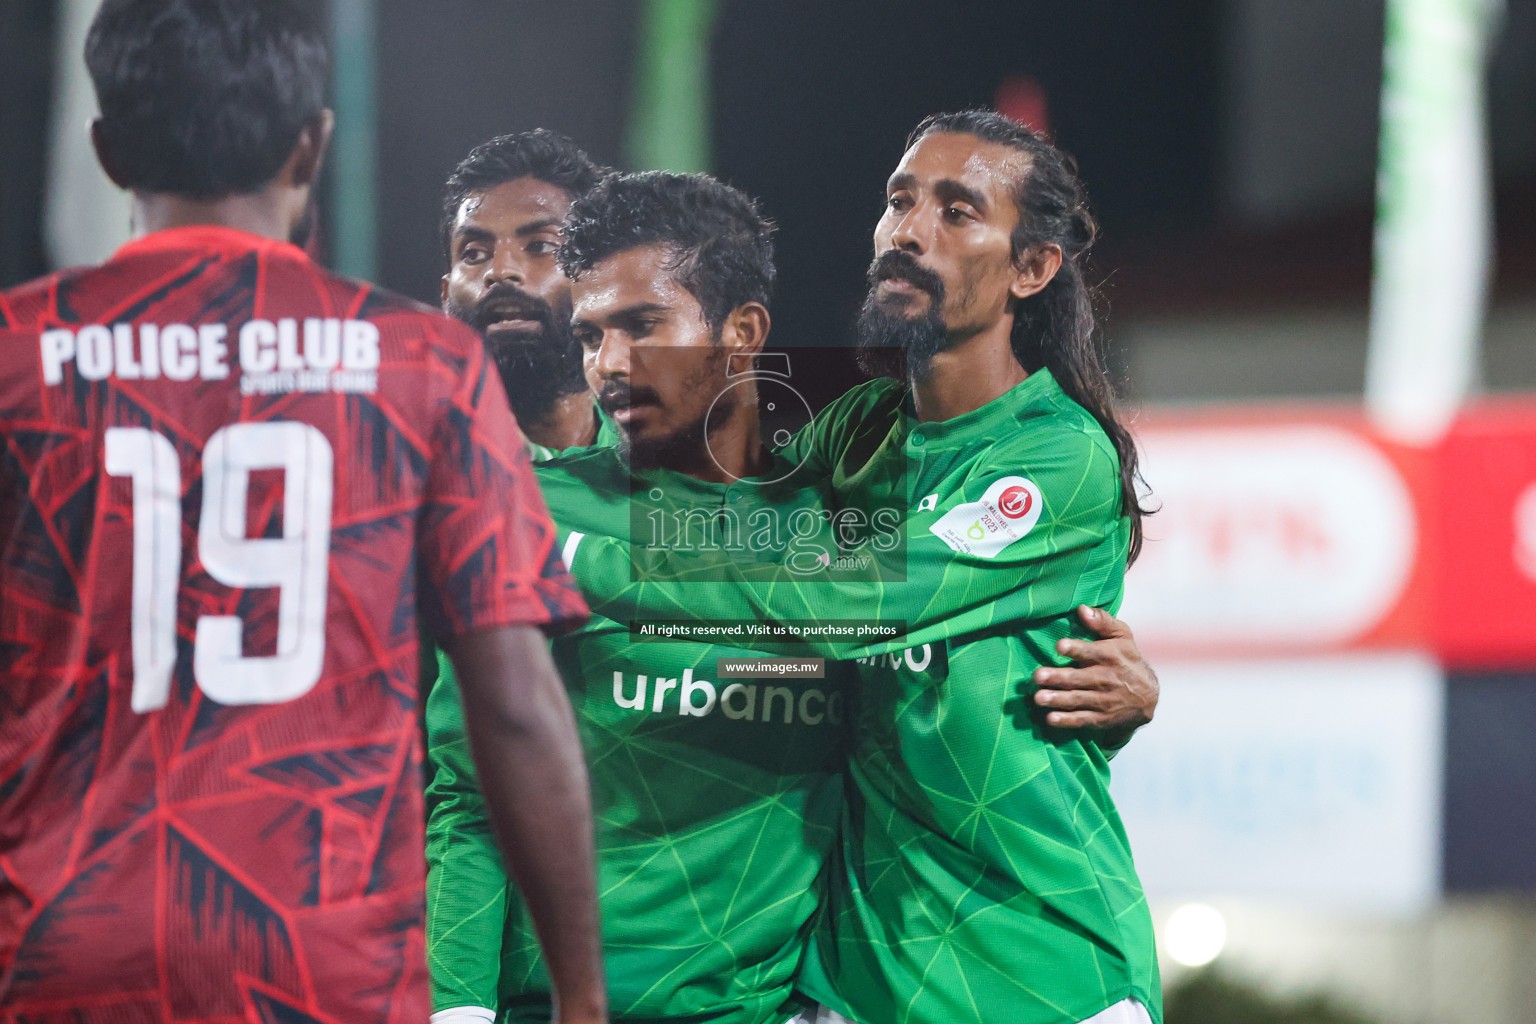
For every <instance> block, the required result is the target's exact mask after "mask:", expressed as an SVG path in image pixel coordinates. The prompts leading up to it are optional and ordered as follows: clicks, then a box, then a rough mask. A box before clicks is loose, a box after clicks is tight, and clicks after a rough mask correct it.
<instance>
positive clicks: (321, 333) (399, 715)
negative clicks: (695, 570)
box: [0, 227, 585, 1024]
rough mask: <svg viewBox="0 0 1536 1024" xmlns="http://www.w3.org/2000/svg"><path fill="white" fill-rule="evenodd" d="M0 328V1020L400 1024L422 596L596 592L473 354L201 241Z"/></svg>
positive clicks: (108, 272) (421, 988)
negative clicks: (565, 542) (575, 583)
mask: <svg viewBox="0 0 1536 1024" xmlns="http://www.w3.org/2000/svg"><path fill="white" fill-rule="evenodd" d="M0 348H3V350H4V352H5V356H4V359H3V360H0V439H3V443H4V447H3V451H0V546H3V548H4V550H3V553H0V554H3V561H0V658H3V661H4V683H3V685H0V706H3V711H0V1019H3V1020H7V1021H10V1020H19V1019H26V1020H37V1021H44V1020H53V1019H60V1020H62V1019H65V1018H68V1019H70V1020H74V1021H101V1022H116V1021H156V1020H170V1019H175V1020H178V1021H185V1022H192V1024H195V1022H202V1021H210V1022H211V1021H221V1022H222V1021H235V1020H246V1021H250V1022H252V1024H255V1022H258V1021H270V1020H279V1019H280V1020H288V1021H295V1022H298V1021H379V1022H381V1024H382V1022H384V1021H393V1020H402V1019H423V1018H424V1017H425V1015H426V1013H427V1007H428V991H427V981H426V976H425V975H426V971H425V956H424V934H423V927H422V910H423V906H422V905H423V894H422V876H423V858H422V845H423V824H422V815H423V810H422V798H421V790H420V782H419V779H420V767H419V764H420V762H419V757H420V753H419V749H420V748H419V737H418V727H417V721H418V720H417V713H416V707H417V628H416V620H417V612H418V609H419V610H420V612H421V613H422V615H423V617H424V618H425V620H426V623H427V626H428V628H429V630H430V631H431V632H433V633H435V634H436V635H438V636H439V637H443V636H453V635H457V634H459V633H462V632H467V631H470V630H475V629H484V628H489V627H494V626H502V625H511V624H517V623H541V624H549V623H554V622H559V621H563V620H567V619H571V618H578V617H580V616H581V615H582V614H583V613H584V611H585V609H584V606H583V604H582V602H581V599H580V597H579V596H578V595H577V594H576V592H575V590H574V588H573V587H572V586H571V582H570V579H569V576H568V575H567V574H566V573H565V572H564V570H563V567H562V565H561V562H560V559H559V552H558V549H557V547H556V545H555V536H554V530H553V527H552V525H551V524H550V522H549V520H548V516H547V513H546V511H545V509H544V505H543V502H542V499H541V498H540V496H539V494H538V491H537V488H536V486H534V484H533V482H532V476H531V470H530V469H529V466H528V461H527V456H526V453H524V452H523V451H522V449H521V447H520V446H519V445H518V444H517V442H516V438H517V431H516V427H515V424H514V422H513V420H512V418H511V416H510V413H509V410H508V409H507V406H506V400H505V396H504V394H503V393H502V391H501V388H500V387H499V385H498V382H497V381H496V378H495V375H494V372H491V370H490V368H489V365H488V363H487V361H486V359H485V356H484V353H483V349H482V345H481V343H480V341H479V339H478V338H477V337H476V336H475V335H474V334H473V333H472V332H470V331H468V330H467V329H465V328H464V327H463V326H462V325H459V324H456V323H453V322H451V321H449V320H447V319H445V318H443V317H441V316H440V315H438V314H436V313H435V312H433V311H430V310H428V309H427V308H426V307H422V306H419V305H417V304H415V303H411V302H408V301H406V300H404V299H399V298H395V297H393V296H390V295H387V294H385V293H382V292H379V291H377V290H375V289H372V288H371V287H370V286H367V285H364V284H361V283H358V282H354V281H349V280H346V279H343V278H340V277H337V276H335V275H332V274H329V273H327V272H325V271H324V270H322V269H320V268H319V267H317V266H315V265H314V264H313V263H311V262H310V261H309V260H308V259H307V258H306V257H305V256H304V254H303V253H302V252H300V251H299V250H298V249H296V248H294V247H292V246H288V245H284V244H281V243H277V242H272V241H268V240H265V239H260V238H257V237H255V236H251V235H246V234H243V233H240V232H236V231H232V230H228V229H223V228H213V227H198V228H184V229H176V230H172V231H165V232H159V233H156V234H153V235H149V236H146V237H144V238H142V239H139V240H137V241H134V242H132V243H130V244H129V245H127V246H125V247H124V248H123V249H122V250H121V251H120V252H119V253H118V254H117V255H116V256H114V258H113V259H112V260H110V261H109V262H107V263H106V264H103V265H102V266H100V267H97V268H93V269H85V270H76V271H68V272H64V273H62V274H59V275H55V276H54V277H51V278H47V279H44V280H42V281H39V282H35V283H33V284H30V285H25V286H22V287H21V288H18V289H15V290H13V291H11V292H9V293H6V294H5V295H3V296H0Z"/></svg>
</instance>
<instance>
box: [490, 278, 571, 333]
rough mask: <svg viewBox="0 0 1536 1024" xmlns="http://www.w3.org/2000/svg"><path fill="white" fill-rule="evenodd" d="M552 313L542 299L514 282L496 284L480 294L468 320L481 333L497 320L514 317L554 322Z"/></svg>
mask: <svg viewBox="0 0 1536 1024" xmlns="http://www.w3.org/2000/svg"><path fill="white" fill-rule="evenodd" d="M554 315H555V314H554V310H553V309H551V308H550V306H549V303H547V302H545V301H544V300H543V299H541V298H538V297H537V296H534V295H529V294H528V293H527V292H525V291H523V290H522V289H521V288H519V287H518V286H517V285H515V284H498V285H492V286H491V287H490V288H488V289H487V290H486V292H485V294H484V295H482V296H480V301H479V302H477V303H475V309H474V312H473V313H472V314H471V320H470V322H471V324H472V325H473V326H474V327H475V329H476V330H478V331H481V332H482V333H483V332H484V331H485V329H486V328H487V327H489V326H490V325H491V324H493V323H495V322H496V321H498V320H508V319H514V318H515V319H524V320H537V321H539V322H540V323H543V324H550V323H553V322H554Z"/></svg>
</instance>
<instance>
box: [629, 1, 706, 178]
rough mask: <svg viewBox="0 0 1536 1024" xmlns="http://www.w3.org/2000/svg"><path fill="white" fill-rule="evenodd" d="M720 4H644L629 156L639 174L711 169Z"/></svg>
mask: <svg viewBox="0 0 1536 1024" xmlns="http://www.w3.org/2000/svg"><path fill="white" fill-rule="evenodd" d="M717 10H718V4H717V0H645V6H644V8H643V9H642V10H641V13H640V38H639V53H638V57H639V59H638V60H637V61H636V77H635V101H634V107H633V109H632V110H631V112H630V118H629V136H628V139H627V140H626V146H625V155H626V156H627V158H628V160H629V164H630V166H631V167H633V168H635V169H636V170H667V171H681V172H688V171H704V172H707V171H708V170H709V169H710V137H709V135H710V133H709V122H710V92H709V44H710V36H711V34H712V32H713V30H714V24H715V15H716V13H717Z"/></svg>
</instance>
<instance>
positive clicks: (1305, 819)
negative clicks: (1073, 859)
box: [1112, 654, 1445, 913]
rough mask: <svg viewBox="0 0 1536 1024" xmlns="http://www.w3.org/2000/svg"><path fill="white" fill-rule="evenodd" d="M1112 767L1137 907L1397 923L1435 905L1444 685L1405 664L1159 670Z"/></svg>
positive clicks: (1402, 660)
mask: <svg viewBox="0 0 1536 1024" xmlns="http://www.w3.org/2000/svg"><path fill="white" fill-rule="evenodd" d="M1159 674H1160V676H1161V678H1162V686H1163V691H1162V700H1161V703H1160V705H1159V707H1158V711H1157V718H1156V720H1155V721H1154V722H1153V723H1152V724H1151V725H1150V726H1148V727H1147V728H1145V729H1143V730H1142V731H1141V732H1140V733H1138V734H1137V736H1136V737H1135V739H1133V740H1132V741H1131V744H1130V745H1129V746H1128V747H1127V748H1126V749H1125V750H1124V751H1122V752H1121V753H1120V755H1119V756H1118V757H1117V758H1116V759H1115V761H1114V763H1113V780H1114V781H1113V786H1112V791H1113V794H1114V797H1115V802H1116V804H1117V805H1118V807H1119V809H1120V813H1121V816H1122V818H1123V819H1124V822H1125V827H1126V831H1127V833H1128V834H1129V836H1130V840H1131V849H1132V851H1133V852H1134V854H1135V858H1136V866H1137V870H1138V872H1139V873H1140V875H1141V880H1142V883H1143V885H1144V886H1145V887H1146V890H1147V895H1148V896H1149V897H1150V898H1152V899H1154V900H1156V899H1219V898H1222V897H1233V898H1243V899H1260V900H1275V901H1283V902H1285V903H1287V904H1289V905H1300V906H1310V907H1316V908H1327V909H1349V910H1362V911H1375V912H1388V913H1393V912H1402V913H1412V912H1413V911H1415V910H1417V909H1420V908H1422V907H1423V906H1425V905H1427V904H1429V903H1430V902H1432V901H1433V900H1434V899H1436V897H1437V896H1438V893H1439V890H1440V846H1441V844H1440V829H1441V805H1440V794H1441V788H1442V787H1441V765H1442V747H1443V733H1444V724H1443V723H1444V713H1443V712H1444V707H1443V705H1444V699H1445V697H1444V693H1445V684H1444V679H1443V677H1442V675H1441V673H1440V670H1439V669H1438V668H1437V667H1436V666H1435V665H1434V664H1433V663H1432V662H1430V661H1429V660H1427V659H1424V658H1421V657H1418V656H1413V655H1406V654H1405V655H1395V654H1394V655H1363V654H1362V655H1351V656H1341V657H1333V658H1319V659H1298V660H1292V661H1269V662H1247V663H1243V662H1235V663H1233V662H1228V663H1217V662H1207V663H1199V664H1169V665H1162V666H1159Z"/></svg>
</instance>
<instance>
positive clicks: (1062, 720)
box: [1035, 605, 1158, 748]
mask: <svg viewBox="0 0 1536 1024" xmlns="http://www.w3.org/2000/svg"><path fill="white" fill-rule="evenodd" d="M1077 615H1078V618H1080V619H1082V620H1083V624H1084V625H1086V626H1087V627H1088V628H1089V629H1090V630H1092V631H1093V633H1094V634H1095V635H1096V636H1098V637H1099V639H1098V640H1093V641H1086V640H1074V639H1072V638H1070V637H1068V638H1066V639H1063V640H1060V641H1058V642H1057V644H1056V650H1057V652H1058V653H1060V654H1061V655H1063V656H1064V657H1067V658H1071V659H1072V665H1071V666H1068V667H1064V668H1056V667H1053V666H1042V667H1041V668H1038V669H1036V670H1035V685H1036V686H1038V687H1039V689H1038V690H1037V691H1036V693H1035V703H1036V704H1037V705H1038V706H1040V707H1042V708H1044V709H1045V710H1046V715H1045V721H1046V724H1047V725H1051V726H1054V727H1056V728H1061V729H1084V728H1092V729H1101V730H1103V731H1104V733H1105V736H1104V744H1103V745H1104V746H1106V747H1111V748H1114V747H1119V746H1122V745H1124V744H1125V743H1126V742H1127V741H1128V740H1129V739H1130V738H1131V733H1133V732H1135V731H1136V730H1137V729H1139V728H1141V727H1142V726H1143V725H1146V724H1147V723H1148V722H1150V721H1152V715H1153V713H1154V712H1155V711H1156V710H1157V697H1158V683H1157V673H1156V672H1154V671H1152V666H1151V665H1149V664H1147V660H1146V659H1145V658H1143V657H1142V655H1141V649H1140V648H1138V647H1137V646H1136V638H1135V637H1133V636H1132V635H1131V627H1129V626H1127V625H1126V624H1125V623H1123V622H1121V621H1120V620H1119V619H1117V618H1115V617H1114V616H1113V615H1111V614H1109V613H1108V612H1106V611H1103V610H1101V609H1098V608H1089V607H1088V606H1087V605H1081V606H1079V607H1078V609H1077Z"/></svg>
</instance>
